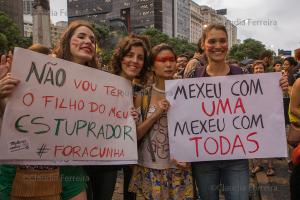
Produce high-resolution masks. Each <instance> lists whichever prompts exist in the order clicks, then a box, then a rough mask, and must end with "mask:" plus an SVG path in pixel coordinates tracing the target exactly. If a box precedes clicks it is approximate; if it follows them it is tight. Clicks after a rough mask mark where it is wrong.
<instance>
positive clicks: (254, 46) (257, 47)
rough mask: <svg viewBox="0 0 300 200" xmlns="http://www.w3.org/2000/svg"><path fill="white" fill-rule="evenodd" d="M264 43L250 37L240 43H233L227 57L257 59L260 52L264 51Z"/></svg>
mask: <svg viewBox="0 0 300 200" xmlns="http://www.w3.org/2000/svg"><path fill="white" fill-rule="evenodd" d="M265 50H266V48H265V45H264V44H262V43H261V42H260V41H257V40H254V39H252V38H249V39H246V40H244V41H243V43H242V44H235V45H233V46H232V47H231V49H230V51H229V58H232V59H236V60H239V61H241V60H244V59H249V58H251V59H259V56H260V54H261V53H262V52H263V51H265Z"/></svg>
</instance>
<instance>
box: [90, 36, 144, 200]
mask: <svg viewBox="0 0 300 200" xmlns="http://www.w3.org/2000/svg"><path fill="white" fill-rule="evenodd" d="M148 49H149V42H148V40H147V39H146V38H143V37H141V36H137V35H129V36H127V37H124V38H123V39H121V40H120V42H119V43H118V44H117V47H116V49H115V51H114V54H113V56H112V59H111V63H110V65H111V68H112V69H113V73H114V74H116V75H119V76H121V77H123V78H125V79H127V80H128V81H130V82H132V81H133V79H135V78H139V79H144V75H145V73H146V71H147V67H148V54H149V53H148ZM131 115H132V116H133V117H134V118H138V113H137V112H136V111H135V110H134V109H132V110H131ZM121 168H123V171H124V184H123V189H124V192H123V194H124V199H126V200H131V199H135V195H134V194H133V193H131V192H128V185H129V181H130V178H131V175H132V170H131V166H129V165H122V166H89V167H87V168H86V169H87V172H88V173H89V176H90V178H91V183H92V190H93V198H94V199H101V200H111V199H112V196H113V192H114V188H115V184H116V180H117V172H118V170H120V169H121Z"/></svg>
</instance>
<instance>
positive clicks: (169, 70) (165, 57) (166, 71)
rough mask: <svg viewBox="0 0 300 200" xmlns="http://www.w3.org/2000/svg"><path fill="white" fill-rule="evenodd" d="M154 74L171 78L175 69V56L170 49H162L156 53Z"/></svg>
mask: <svg viewBox="0 0 300 200" xmlns="http://www.w3.org/2000/svg"><path fill="white" fill-rule="evenodd" d="M152 69H153V71H154V72H155V75H156V76H159V77H161V78H163V79H166V80H168V79H172V78H173V76H174V74H175V73H176V71H177V67H176V58H175V55H174V54H173V52H172V51H170V50H162V51H161V52H159V54H157V56H156V58H155V61H154V64H153V67H152Z"/></svg>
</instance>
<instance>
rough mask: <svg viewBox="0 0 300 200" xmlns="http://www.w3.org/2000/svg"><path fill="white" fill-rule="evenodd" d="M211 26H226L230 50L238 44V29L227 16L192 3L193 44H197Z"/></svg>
mask: <svg viewBox="0 0 300 200" xmlns="http://www.w3.org/2000/svg"><path fill="white" fill-rule="evenodd" d="M209 24H222V25H224V26H226V30H227V33H228V45H229V48H230V47H232V45H234V44H237V27H236V26H235V25H234V24H233V23H232V22H231V21H230V20H228V19H227V18H226V17H225V16H223V15H219V14H217V11H216V10H214V9H212V8H210V7H208V6H205V5H201V6H200V5H198V4H197V3H195V2H192V3H191V42H193V43H197V42H198V40H199V38H200V37H201V35H202V32H203V30H204V29H205V27H207V26H208V25H209Z"/></svg>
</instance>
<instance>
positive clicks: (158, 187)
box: [129, 44, 193, 200]
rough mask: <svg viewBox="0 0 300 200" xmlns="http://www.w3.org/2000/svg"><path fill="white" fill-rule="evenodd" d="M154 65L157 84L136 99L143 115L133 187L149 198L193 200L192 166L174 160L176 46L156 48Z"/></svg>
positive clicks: (139, 125)
mask: <svg viewBox="0 0 300 200" xmlns="http://www.w3.org/2000/svg"><path fill="white" fill-rule="evenodd" d="M150 65H151V66H152V70H153V72H154V74H155V79H156V81H155V84H153V85H152V87H150V88H149V89H145V90H144V91H142V92H141V94H140V95H137V97H136V99H135V106H136V108H137V109H138V110H140V111H141V114H142V115H141V118H140V121H139V123H138V126H137V137H138V140H139V141H140V145H139V148H138V153H139V164H138V165H137V166H136V167H135V168H134V172H133V176H132V179H131V182H130V187H129V189H130V190H131V191H133V192H134V193H136V194H138V195H141V196H143V197H144V198H145V199H157V200H158V199H193V185H192V174H191V168H190V166H189V165H187V164H186V163H176V162H175V161H171V160H170V152H169V140H168V126H167V113H166V111H167V110H168V109H169V106H170V104H169V102H168V101H167V100H166V96H165V95H166V94H165V80H170V79H173V76H174V74H175V73H176V71H177V69H176V55H175V52H174V50H173V48H172V47H170V46H169V45H167V44H160V45H157V46H155V47H153V48H152V50H151V53H150Z"/></svg>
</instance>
